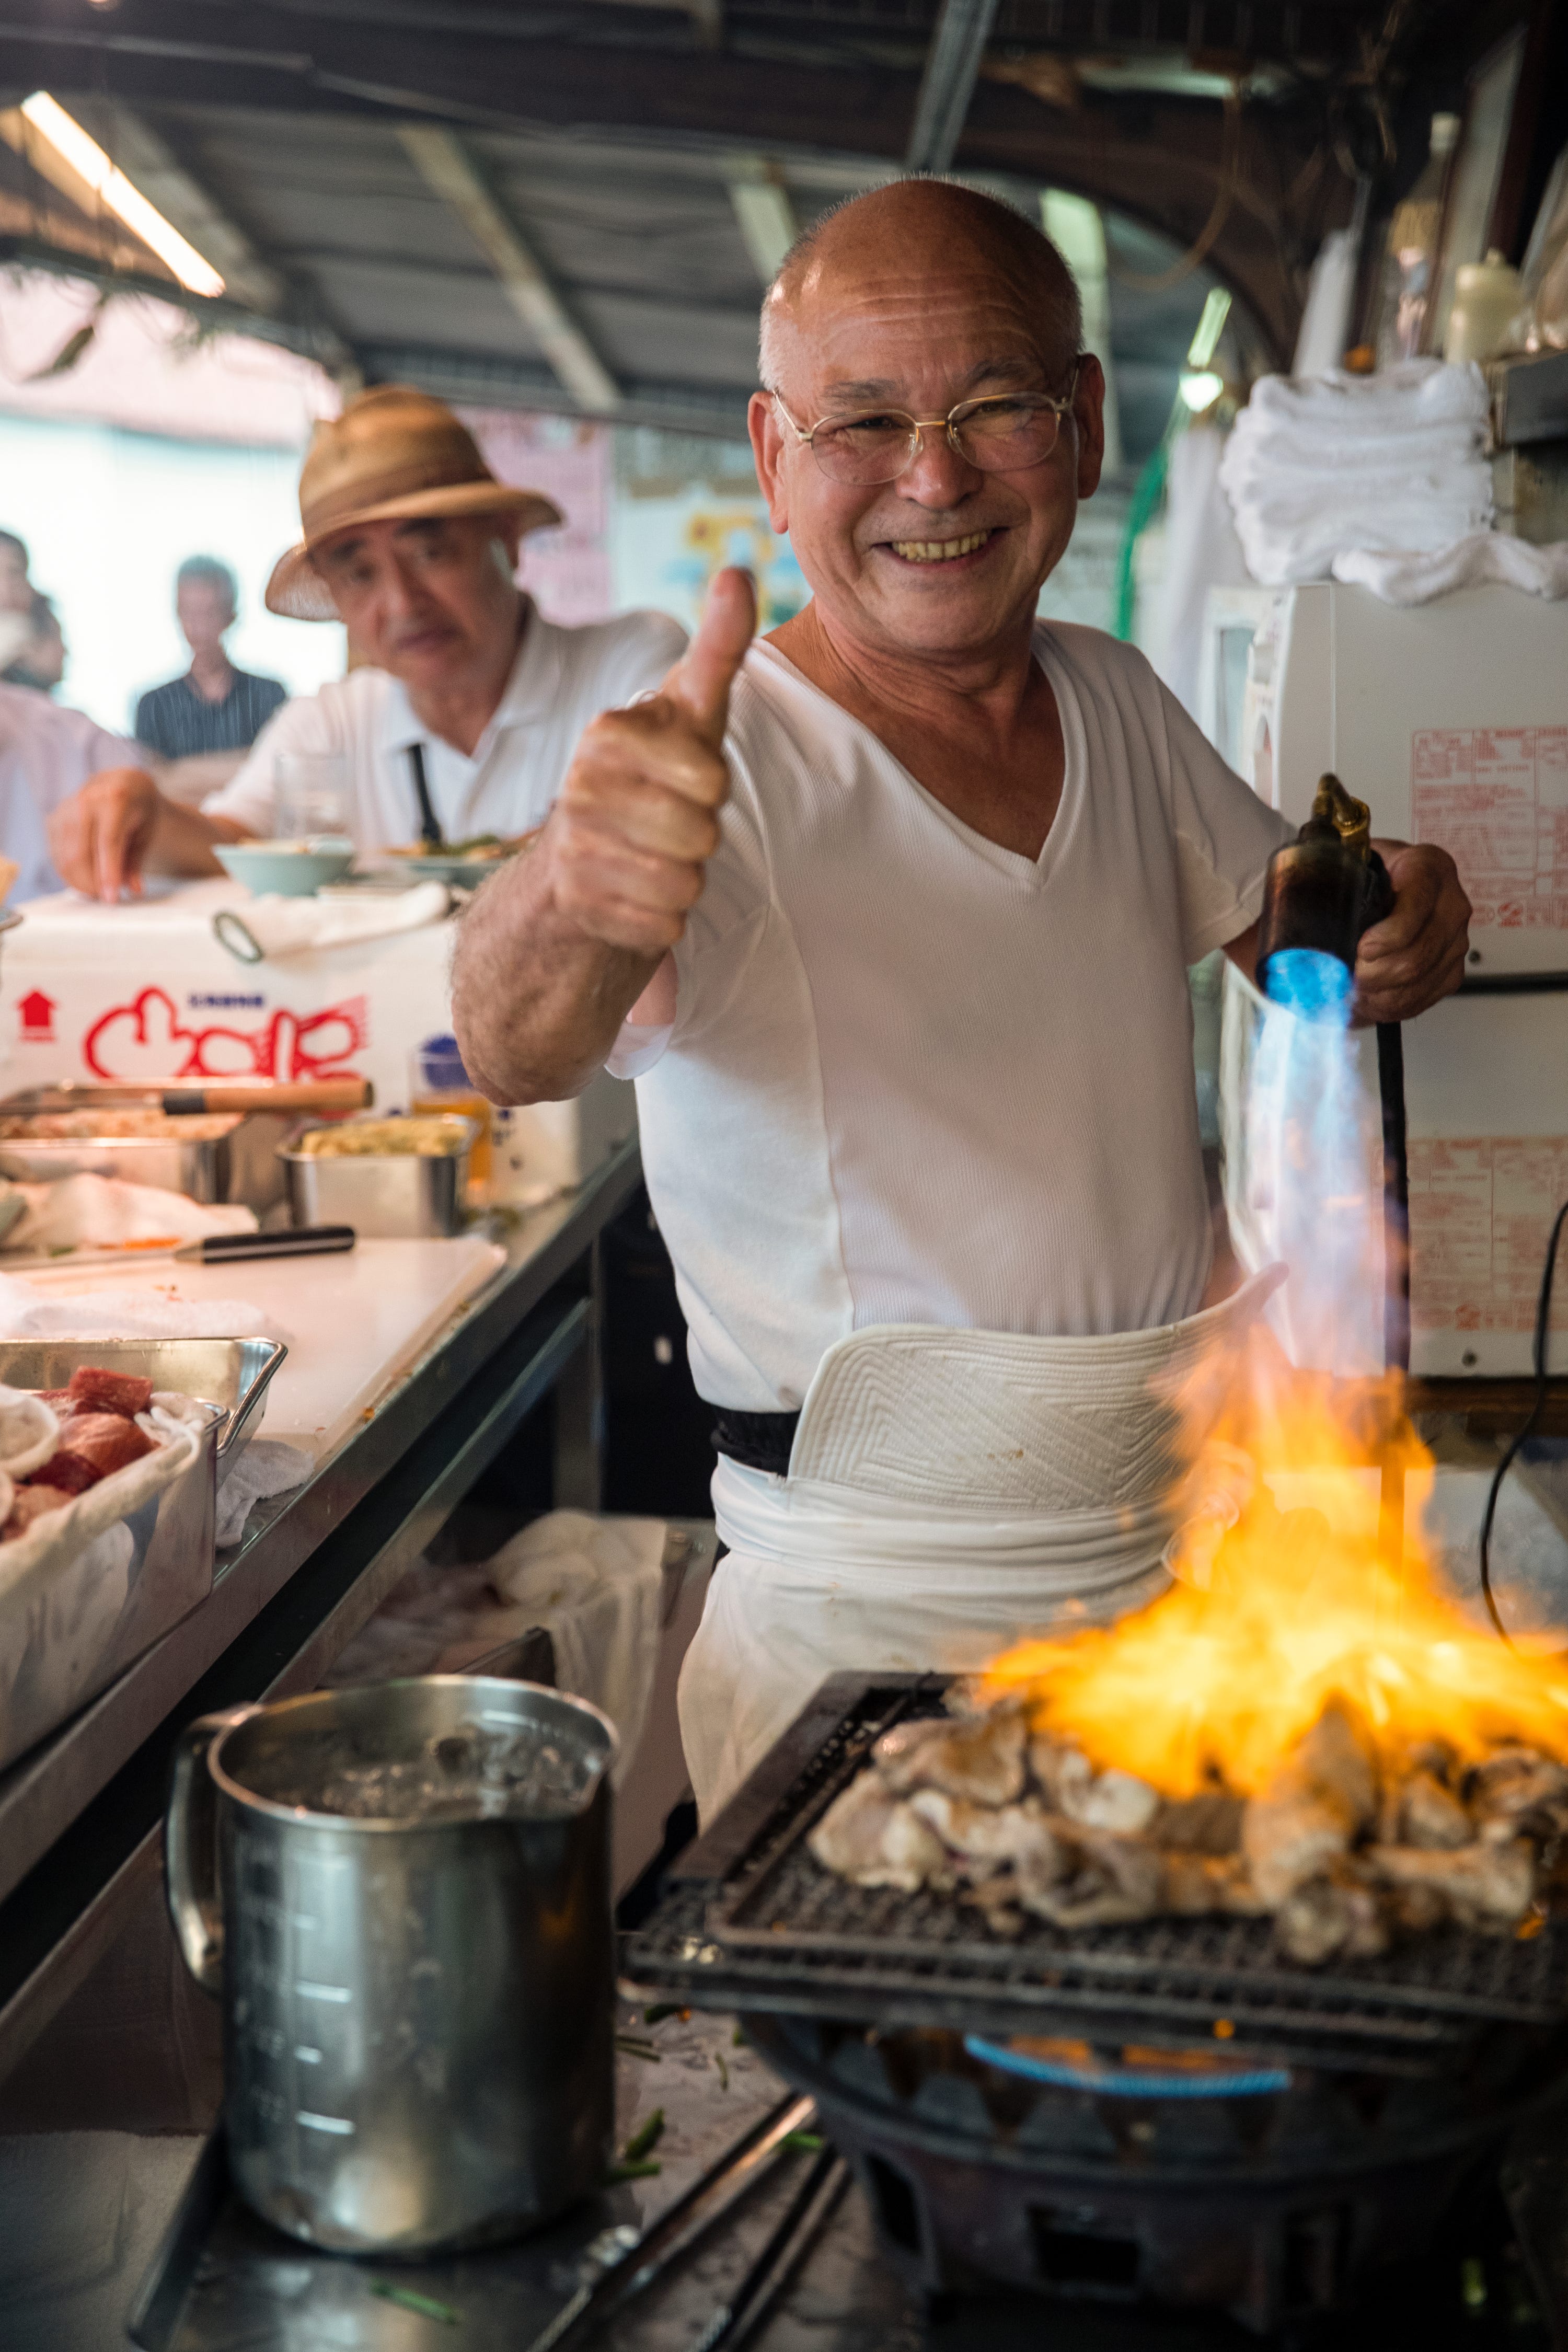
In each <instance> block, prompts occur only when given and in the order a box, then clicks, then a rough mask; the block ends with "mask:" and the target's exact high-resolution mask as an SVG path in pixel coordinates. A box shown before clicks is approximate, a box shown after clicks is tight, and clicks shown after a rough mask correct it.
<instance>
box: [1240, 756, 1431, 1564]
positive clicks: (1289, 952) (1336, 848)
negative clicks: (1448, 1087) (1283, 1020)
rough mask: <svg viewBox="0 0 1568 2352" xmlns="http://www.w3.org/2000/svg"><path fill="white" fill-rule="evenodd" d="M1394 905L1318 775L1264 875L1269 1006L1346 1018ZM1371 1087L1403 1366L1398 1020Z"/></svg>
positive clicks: (1396, 1477) (1405, 1220)
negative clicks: (1371, 946)
mask: <svg viewBox="0 0 1568 2352" xmlns="http://www.w3.org/2000/svg"><path fill="white" fill-rule="evenodd" d="M1393 905H1394V886H1393V884H1392V883H1391V882H1390V880H1389V878H1388V868H1387V867H1386V866H1384V862H1383V860H1382V858H1381V857H1380V856H1378V854H1377V852H1376V850H1375V849H1374V848H1373V845H1372V812H1371V810H1370V809H1369V808H1368V807H1367V805H1366V803H1365V802H1364V801H1358V800H1355V799H1352V796H1351V794H1350V793H1347V792H1346V790H1345V788H1344V786H1343V784H1342V783H1341V782H1340V780H1339V778H1338V777H1337V776H1333V775H1327V776H1322V777H1320V779H1319V782H1318V790H1317V793H1316V795H1315V797H1314V799H1313V802H1312V814H1311V815H1310V817H1309V818H1308V819H1307V822H1306V824H1304V825H1303V826H1302V827H1301V830H1300V834H1298V835H1297V837H1296V839H1295V840H1294V841H1290V842H1287V843H1286V845H1285V846H1284V847H1283V848H1282V849H1277V850H1276V851H1275V853H1274V855H1273V856H1272V857H1271V858H1270V859H1269V861H1268V872H1267V874H1266V875H1265V877H1264V882H1263V910H1262V913H1261V915H1260V916H1259V918H1258V965H1257V971H1258V987H1259V988H1260V989H1261V990H1262V991H1263V993H1264V994H1265V995H1266V996H1267V997H1268V998H1269V999H1270V1001H1271V1002H1272V1003H1276V1004H1283V1005H1288V1006H1289V1008H1290V1009H1291V1011H1292V1012H1295V1013H1300V1014H1301V1015H1302V1016H1303V1017H1304V1018H1306V1019H1308V1020H1320V1021H1321V1020H1340V1021H1344V1020H1348V1019H1349V1016H1350V1008H1351V999H1352V992H1353V989H1354V984H1355V982H1354V975H1355V960H1356V950H1357V948H1358V947H1359V945H1360V943H1361V938H1362V934H1363V931H1367V930H1370V929H1371V928H1372V926H1373V923H1380V922H1382V920H1383V919H1384V916H1385V915H1386V914H1388V913H1389V912H1390V910H1391V909H1392V908H1393ZM1377 1087H1378V1096H1379V1099H1380V1103H1381V1108H1382V1112H1383V1240H1384V1309H1383V1337H1384V1360H1385V1362H1386V1363H1387V1365H1388V1367H1389V1369H1390V1370H1398V1371H1400V1372H1408V1370H1409V1369H1410V1257H1409V1250H1408V1246H1407V1243H1408V1234H1409V1222H1410V1210H1409V1199H1410V1194H1409V1181H1408V1171H1407V1167H1406V1162H1405V1047H1404V1044H1403V1040H1402V1038H1401V1035H1400V1029H1399V1024H1398V1022H1397V1021H1380V1022H1379V1023H1378V1024H1377ZM1396 1454H1397V1445H1395V1446H1394V1448H1393V1449H1392V1450H1391V1453H1390V1455H1389V1457H1388V1458H1387V1459H1385V1461H1384V1470H1383V1508H1382V1513H1381V1520H1382V1526H1381V1530H1380V1532H1381V1537H1382V1548H1383V1549H1384V1555H1385V1556H1386V1557H1389V1558H1392V1559H1394V1560H1398V1559H1400V1558H1401V1557H1402V1556H1403V1552H1404V1548H1405V1473H1404V1470H1403V1467H1400V1466H1398V1465H1397V1462H1396V1458H1395V1457H1396Z"/></svg>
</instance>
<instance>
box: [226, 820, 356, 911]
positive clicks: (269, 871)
mask: <svg viewBox="0 0 1568 2352" xmlns="http://www.w3.org/2000/svg"><path fill="white" fill-rule="evenodd" d="M213 855H214V856H215V857H216V859H217V862H218V864H219V865H220V866H222V867H223V870H224V872H225V873H226V874H232V875H233V877H234V878H235V880H236V881H237V882H243V883H244V885H245V887H246V888H247V890H248V891H249V892H250V894H251V896H252V898H314V897H315V895H316V892H317V891H318V890H319V889H320V888H321V885H322V883H323V882H337V881H341V880H342V877H343V876H344V875H345V874H346V873H347V872H348V870H349V867H350V866H352V865H353V862H354V850H353V842H352V841H348V840H346V839H345V838H344V837H343V836H342V835H341V834H315V835H311V837H310V840H308V841H223V842H215V843H214V844H213Z"/></svg>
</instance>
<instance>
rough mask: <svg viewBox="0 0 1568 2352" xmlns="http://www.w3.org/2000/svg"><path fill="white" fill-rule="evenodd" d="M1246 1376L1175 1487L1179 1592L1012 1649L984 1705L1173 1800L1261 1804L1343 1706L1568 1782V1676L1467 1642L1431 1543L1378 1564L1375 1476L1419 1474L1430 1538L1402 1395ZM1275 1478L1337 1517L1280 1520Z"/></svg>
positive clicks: (1251, 1365)
mask: <svg viewBox="0 0 1568 2352" xmlns="http://www.w3.org/2000/svg"><path fill="white" fill-rule="evenodd" d="M1246 1369H1247V1379H1246V1388H1245V1402H1244V1403H1243V1404H1241V1405H1239V1406H1237V1405H1233V1406H1232V1407H1231V1409H1230V1410H1229V1411H1228V1412H1226V1414H1225V1415H1224V1416H1223V1417H1222V1419H1221V1422H1220V1423H1219V1425H1218V1434H1217V1436H1216V1437H1215V1438H1214V1439H1211V1440H1210V1441H1209V1442H1208V1443H1207V1444H1205V1447H1204V1449H1203V1450H1202V1451H1201V1452H1200V1454H1199V1455H1198V1458H1197V1461H1196V1463H1195V1465H1194V1468H1193V1470H1192V1471H1191V1472H1190V1473H1189V1475H1188V1476H1187V1478H1186V1479H1185V1480H1184V1483H1183V1487H1182V1490H1181V1497H1180V1501H1179V1505H1178V1507H1179V1510H1180V1512H1181V1514H1182V1521H1183V1523H1182V1527H1181V1530H1180V1533H1179V1535H1178V1538H1177V1540H1176V1545H1175V1547H1174V1549H1173V1555H1172V1560H1173V1567H1174V1568H1175V1570H1176V1573H1177V1575H1178V1576H1179V1577H1180V1578H1181V1579H1182V1581H1180V1582H1178V1583H1176V1584H1174V1585H1173V1587H1172V1589H1171V1590H1170V1591H1168V1592H1167V1593H1165V1594H1164V1595H1163V1597H1162V1598H1161V1599H1160V1600H1158V1601H1155V1602H1154V1603H1153V1604H1152V1606H1151V1607H1149V1608H1147V1609H1145V1610H1142V1611H1141V1612H1139V1613H1138V1614H1137V1615H1135V1616H1131V1617H1125V1618H1123V1619H1121V1621H1120V1622H1118V1623H1117V1624H1115V1625H1111V1626H1109V1627H1092V1628H1088V1629H1085V1630H1083V1631H1080V1632H1078V1633H1072V1634H1070V1635H1063V1636H1061V1637H1058V1638H1054V1639H1047V1640H1040V1641H1031V1642H1024V1643H1019V1644H1018V1646H1017V1647H1016V1648H1015V1649H1012V1650H1009V1651H1006V1652H1005V1654H1003V1655H1001V1656H1000V1657H997V1658H995V1659H994V1660H993V1661H992V1663H991V1664H990V1666H989V1667H988V1668H987V1669H986V1672H985V1674H984V1677H983V1678H982V1682H981V1687H980V1694H979V1695H980V1696H981V1698H982V1700H983V1701H984V1702H985V1703H989V1702H991V1701H993V1700H995V1699H999V1698H1001V1697H1003V1696H1005V1695H1007V1694H1022V1695H1023V1696H1025V1697H1026V1699H1027V1701H1028V1704H1029V1707H1030V1712H1031V1715H1032V1717H1033V1718H1034V1720H1035V1723H1036V1725H1037V1728H1039V1729H1041V1730H1048V1731H1049V1732H1050V1733H1052V1734H1053V1735H1054V1736H1055V1737H1057V1738H1066V1739H1070V1740H1073V1741H1076V1742H1077V1744H1078V1745H1079V1746H1080V1747H1081V1748H1083V1749H1084V1751H1085V1753H1086V1754H1087V1755H1088V1756H1089V1759H1091V1761H1092V1762H1093V1763H1094V1764H1096V1765H1097V1766H1099V1767H1100V1768H1101V1769H1103V1768H1105V1767H1106V1766H1109V1765H1116V1766H1118V1767H1120V1768H1121V1769H1122V1770H1123V1771H1128V1772H1133V1773H1136V1774H1137V1775H1138V1776H1139V1778H1140V1779H1142V1780H1148V1781H1150V1782H1152V1784H1153V1785H1154V1786H1155V1787H1157V1788H1158V1789H1160V1790H1163V1792H1165V1793H1166V1794H1167V1795H1170V1796H1174V1797H1182V1796H1190V1795H1193V1794H1194V1793H1195V1792H1196V1791H1197V1790H1199V1789H1201V1788H1203V1787H1204V1786H1205V1785H1208V1784H1210V1783H1212V1781H1213V1780H1214V1779H1215V1776H1216V1775H1217V1776H1218V1777H1219V1778H1220V1779H1222V1780H1224V1781H1225V1782H1226V1785H1227V1786H1228V1787H1230V1788H1232V1789H1234V1790H1237V1793H1238V1794H1241V1795H1245V1796H1250V1795H1253V1794H1256V1793H1257V1792H1258V1790H1261V1789H1262V1788H1263V1787H1264V1786H1265V1785H1266V1783H1267V1782H1268V1780H1269V1778H1270V1776H1271V1774H1272V1772H1273V1770H1274V1769H1275V1767H1276V1766H1277V1765H1278V1764H1279V1761H1280V1759H1281V1758H1282V1757H1283V1755H1284V1753H1285V1751H1286V1750H1288V1749H1289V1748H1290V1747H1291V1746H1292V1745H1293V1744H1294V1742H1295V1741H1296V1740H1297V1739H1299V1738H1300V1736H1301V1735H1302V1733H1304V1732H1305V1731H1306V1730H1308V1729H1309V1727H1310V1726H1311V1724H1312V1723H1313V1722H1314V1721H1315V1720H1316V1718H1317V1717H1318V1716H1319V1714H1320V1713H1321V1709H1322V1707H1323V1706H1324V1705H1325V1703H1326V1702H1327V1701H1328V1700H1329V1699H1331V1698H1333V1697H1336V1696H1340V1697H1343V1698H1346V1699H1348V1700H1350V1701H1351V1702H1352V1704H1353V1705H1354V1706H1357V1707H1359V1708H1360V1709H1361V1710H1362V1711H1363V1713H1364V1715H1365V1717H1366V1718H1367V1719H1368V1721H1369V1722H1370V1724H1371V1725H1372V1727H1373V1731H1374V1733H1375V1735H1376V1737H1377V1738H1378V1740H1379V1742H1380V1744H1383V1745H1385V1746H1387V1747H1388V1748H1391V1749H1393V1748H1398V1747H1401V1746H1403V1745H1405V1743H1407V1742H1415V1741H1421V1740H1427V1739H1442V1740H1446V1741H1447V1743H1448V1744H1449V1745H1450V1746H1451V1747H1452V1748H1455V1749H1456V1750H1457V1751H1458V1755H1459V1757H1460V1759H1462V1760H1464V1761H1466V1762H1474V1761H1477V1760H1479V1759H1480V1758H1481V1757H1482V1756H1483V1755H1485V1754H1486V1753H1487V1752H1488V1751H1489V1750H1490V1749H1491V1748H1495V1747H1496V1746H1497V1745H1498V1744H1499V1743H1500V1742H1503V1741H1507V1740H1521V1741H1523V1742H1525V1743H1526V1744H1527V1745H1529V1746H1531V1747H1532V1748H1539V1749H1542V1751H1544V1752H1545V1753H1547V1754H1549V1755H1552V1756H1555V1757H1558V1758H1560V1759H1563V1760H1564V1761H1568V1661H1564V1660H1563V1659H1561V1658H1544V1657H1534V1658H1531V1657H1530V1656H1526V1655H1522V1654H1519V1653H1518V1652H1515V1651H1510V1650H1509V1649H1507V1648H1506V1647H1505V1646H1504V1645H1503V1643H1501V1642H1500V1641H1499V1640H1498V1639H1497V1637H1496V1635H1495V1634H1494V1633H1490V1632H1487V1633H1479V1632H1477V1631H1476V1630H1475V1629H1474V1628H1472V1627H1471V1626H1470V1625H1469V1624H1468V1623H1467V1622H1466V1621H1465V1619H1464V1618H1463V1617H1462V1616H1461V1615H1460V1614H1459V1613H1458V1611H1457V1609H1456V1608H1455V1607H1454V1605H1453V1604H1452V1602H1451V1601H1448V1600H1447V1598H1446V1597H1445V1596H1444V1595H1443V1594H1442V1593H1441V1592H1440V1591H1438V1590H1437V1589H1436V1585H1435V1583H1434V1581H1433V1579H1432V1574H1431V1569H1430V1564H1429V1562H1428V1560H1427V1559H1426V1557H1425V1555H1424V1553H1423V1551H1422V1549H1421V1548H1420V1545H1419V1541H1418V1539H1417V1540H1415V1541H1414V1542H1413V1541H1412V1538H1411V1537H1410V1536H1409V1535H1408V1534H1407V1536H1406V1549H1405V1558H1404V1560H1403V1561H1402V1562H1401V1563H1399V1564H1398V1565H1395V1564H1394V1563H1392V1562H1391V1561H1390V1560H1389V1559H1387V1558H1386V1557H1385V1556H1384V1554H1382V1553H1381V1552H1380V1550H1379V1549H1378V1540H1377V1533H1376V1512H1377V1475H1376V1468H1375V1465H1376V1462H1377V1461H1378V1459H1379V1458H1381V1459H1382V1460H1384V1461H1393V1462H1394V1464H1395V1465H1396V1466H1397V1467H1398V1468H1400V1469H1402V1470H1403V1471H1405V1473H1406V1474H1407V1475H1409V1481H1410V1485H1409V1493H1410V1496H1411V1501H1412V1503H1413V1504H1414V1506H1415V1508H1414V1509H1413V1510H1412V1511H1411V1512H1410V1513H1409V1518H1408V1522H1407V1524H1414V1525H1415V1526H1416V1527H1418V1526H1419V1517H1420V1505H1421V1503H1422V1501H1423V1500H1424V1499H1425V1495H1426V1493H1427V1492H1429V1481H1430V1474H1431V1470H1432V1466H1433V1465H1432V1457H1431V1455H1430V1454H1428V1453H1427V1451H1426V1448H1425V1447H1424V1446H1423V1445H1422V1444H1420V1441H1419V1440H1418V1439H1417V1438H1416V1436H1415V1432H1414V1431H1413V1430H1412V1429H1411V1428H1410V1425H1409V1423H1408V1422H1406V1421H1405V1420H1404V1419H1403V1417H1402V1415H1401V1414H1400V1412H1399V1410H1398V1407H1399V1398H1398V1394H1397V1383H1396V1382H1393V1381H1390V1382H1376V1383H1359V1384H1356V1385H1355V1386H1354V1387H1353V1388H1350V1387H1347V1386H1345V1385H1343V1384H1342V1385H1341V1386H1339V1387H1337V1388H1336V1385H1335V1384H1334V1383H1332V1382H1331V1381H1328V1380H1326V1379H1321V1378H1318V1377H1316V1376H1311V1375H1308V1376H1303V1375H1300V1374H1297V1373H1295V1372H1293V1371H1291V1370H1289V1367H1288V1366H1286V1365H1285V1364H1284V1362H1283V1360H1282V1359H1280V1358H1279V1356H1278V1354H1277V1352H1275V1353H1274V1354H1271V1353H1270V1349H1269V1343H1268V1341H1267V1340H1266V1339H1254V1341H1253V1343H1252V1345H1251V1346H1250V1347H1249V1349H1247V1368H1246ZM1369 1463H1370V1464H1372V1465H1373V1466H1372V1467H1371V1468H1369ZM1281 1472H1283V1473H1285V1474H1287V1475H1286V1476H1285V1477H1283V1478H1282V1477H1281V1476H1280V1475H1279V1474H1280V1473H1281ZM1358 1472H1359V1473H1361V1474H1362V1475H1361V1477H1360V1479H1358V1478H1357V1477H1356V1475H1355V1474H1356V1473H1358ZM1259 1474H1262V1475H1259ZM1269 1478H1272V1479H1273V1480H1274V1483H1275V1486H1278V1487H1279V1489H1280V1491H1281V1492H1282V1493H1283V1494H1285V1495H1286V1496H1291V1495H1292V1493H1294V1494H1296V1495H1300V1493H1301V1492H1302V1491H1303V1490H1305V1491H1306V1492H1307V1493H1308V1494H1309V1495H1311V1496H1313V1497H1314V1499H1321V1498H1322V1497H1324V1496H1331V1497H1332V1499H1333V1503H1334V1509H1333V1515H1332V1518H1331V1517H1329V1516H1325V1514H1324V1513H1323V1512H1322V1511H1321V1510H1320V1509H1318V1508H1315V1507H1310V1505H1309V1506H1308V1507H1294V1508H1289V1509H1285V1510H1281V1509H1280V1507H1279V1503H1278V1501H1277V1500H1276V1496H1275V1494H1274V1492H1273V1491H1272V1490H1271V1488H1270V1486H1269V1485H1268V1483H1266V1481H1267V1480H1268V1479H1269ZM1369 1486H1370V1490H1371V1491H1370V1493H1368V1492H1367V1491H1366V1490H1367V1488H1368V1487H1369ZM1347 1499H1348V1500H1349V1502H1350V1503H1351V1505H1352V1508H1351V1509H1350V1510H1349V1511H1348V1512H1347V1510H1346V1508H1345V1504H1346V1501H1347ZM1358 1504H1359V1517H1358V1511H1357V1508H1356V1506H1357V1505H1358Z"/></svg>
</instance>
